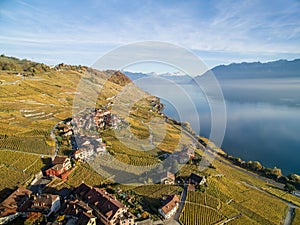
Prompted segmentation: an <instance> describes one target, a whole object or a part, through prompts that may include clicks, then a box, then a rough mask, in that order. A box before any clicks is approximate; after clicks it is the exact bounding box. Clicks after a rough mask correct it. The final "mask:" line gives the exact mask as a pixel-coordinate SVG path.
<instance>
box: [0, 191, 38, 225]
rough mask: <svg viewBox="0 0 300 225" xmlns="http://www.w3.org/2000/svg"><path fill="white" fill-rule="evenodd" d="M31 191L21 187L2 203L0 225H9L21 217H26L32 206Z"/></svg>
mask: <svg viewBox="0 0 300 225" xmlns="http://www.w3.org/2000/svg"><path fill="white" fill-rule="evenodd" d="M31 193H32V192H31V191H30V190H27V189H26V188H24V187H19V188H18V189H17V190H16V191H14V192H13V193H12V194H11V195H10V196H8V197H7V198H6V199H5V200H4V201H3V202H1V203H0V224H7V223H9V222H11V221H12V220H14V219H15V218H17V217H18V216H20V215H25V214H26V212H27V208H28V207H29V206H30V200H29V199H30V196H31Z"/></svg>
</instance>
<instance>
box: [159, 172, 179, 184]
mask: <svg viewBox="0 0 300 225" xmlns="http://www.w3.org/2000/svg"><path fill="white" fill-rule="evenodd" d="M160 183H161V184H175V174H174V173H171V172H169V171H167V172H164V173H162V174H161V179H160Z"/></svg>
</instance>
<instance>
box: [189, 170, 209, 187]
mask: <svg viewBox="0 0 300 225" xmlns="http://www.w3.org/2000/svg"><path fill="white" fill-rule="evenodd" d="M205 183H206V179H205V177H204V176H199V175H197V174H194V173H191V175H190V177H189V184H192V185H195V186H198V185H204V184H205Z"/></svg>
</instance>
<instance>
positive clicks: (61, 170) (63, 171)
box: [45, 156, 72, 180]
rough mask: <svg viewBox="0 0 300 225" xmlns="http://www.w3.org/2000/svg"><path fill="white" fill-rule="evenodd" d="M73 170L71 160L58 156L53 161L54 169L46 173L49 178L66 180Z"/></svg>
mask: <svg viewBox="0 0 300 225" xmlns="http://www.w3.org/2000/svg"><path fill="white" fill-rule="evenodd" d="M71 168H72V164H71V161H70V158H68V157H64V156H56V157H55V158H54V160H53V161H52V167H51V168H49V169H47V170H46V171H45V174H46V175H47V176H50V175H51V176H56V177H59V178H61V179H63V180H64V179H66V178H67V176H68V175H69V172H68V170H70V169H71Z"/></svg>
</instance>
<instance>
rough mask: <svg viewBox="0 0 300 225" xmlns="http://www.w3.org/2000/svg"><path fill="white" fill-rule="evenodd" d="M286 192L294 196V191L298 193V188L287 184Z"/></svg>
mask: <svg viewBox="0 0 300 225" xmlns="http://www.w3.org/2000/svg"><path fill="white" fill-rule="evenodd" d="M284 190H285V191H287V192H289V193H291V194H292V193H293V192H294V191H296V188H295V187H294V185H292V184H289V183H287V184H286V185H285V186H284Z"/></svg>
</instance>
